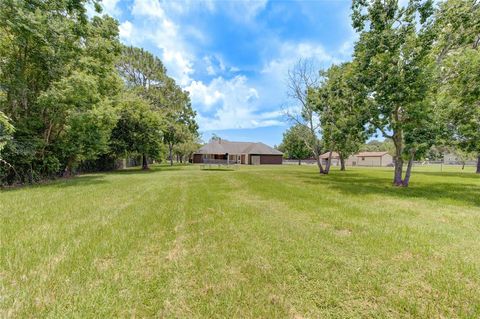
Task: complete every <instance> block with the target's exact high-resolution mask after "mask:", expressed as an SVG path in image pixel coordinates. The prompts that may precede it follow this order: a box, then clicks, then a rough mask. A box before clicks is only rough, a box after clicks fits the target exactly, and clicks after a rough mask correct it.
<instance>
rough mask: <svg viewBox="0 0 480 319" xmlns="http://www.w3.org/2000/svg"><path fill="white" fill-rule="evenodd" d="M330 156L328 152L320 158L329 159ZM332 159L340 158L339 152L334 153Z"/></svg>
mask: <svg viewBox="0 0 480 319" xmlns="http://www.w3.org/2000/svg"><path fill="white" fill-rule="evenodd" d="M329 156H330V152H326V153H323V154H322V155H320V158H322V159H327V158H328V157H329ZM332 158H340V155H338V153H337V152H332Z"/></svg>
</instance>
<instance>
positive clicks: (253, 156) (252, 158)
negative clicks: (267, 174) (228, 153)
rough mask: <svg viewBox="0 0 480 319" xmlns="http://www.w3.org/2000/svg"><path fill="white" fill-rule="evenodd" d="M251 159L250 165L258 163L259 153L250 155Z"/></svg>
mask: <svg viewBox="0 0 480 319" xmlns="http://www.w3.org/2000/svg"><path fill="white" fill-rule="evenodd" d="M251 160H252V165H260V156H259V155H252V157H251Z"/></svg>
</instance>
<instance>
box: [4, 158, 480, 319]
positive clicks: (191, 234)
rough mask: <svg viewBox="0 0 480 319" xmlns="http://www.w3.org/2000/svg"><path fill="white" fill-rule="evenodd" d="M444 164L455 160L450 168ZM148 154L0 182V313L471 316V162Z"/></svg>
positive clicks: (479, 261) (477, 200)
mask: <svg viewBox="0 0 480 319" xmlns="http://www.w3.org/2000/svg"><path fill="white" fill-rule="evenodd" d="M452 170H456V171H458V172H453V171H452ZM472 172H473V170H472V168H467V171H466V172H460V170H459V169H458V168H455V169H452V168H449V169H444V172H442V173H441V172H439V171H438V170H437V169H432V168H415V170H414V174H413V176H412V180H411V187H410V188H408V189H401V188H400V189H399V188H393V187H391V186H390V184H391V178H392V171H391V169H350V170H349V171H347V172H340V171H337V170H334V171H333V172H332V173H331V175H329V176H319V175H318V174H317V173H316V168H315V167H314V166H301V167H298V166H295V165H288V166H287V165H284V166H277V167H274V166H266V167H252V166H250V167H246V166H244V167H240V168H237V169H235V170H202V169H201V168H200V167H199V166H184V167H181V166H176V167H172V168H167V167H156V168H155V169H153V170H152V171H150V172H140V171H137V170H130V171H123V172H114V173H109V174H92V175H85V176H80V177H77V178H74V179H71V180H60V181H57V182H53V183H50V184H46V185H38V186H34V187H24V188H18V189H11V190H3V191H1V192H0V214H1V226H0V227H1V235H0V236H1V267H0V280H1V283H0V309H1V312H0V317H2V318H3V317H51V318H54V317H55V318H58V317H98V318H111V317H169V318H170V317H173V318H175V317H176V318H196V317H237V318H245V317H263V318H272V317H289V318H320V317H321V318H346V317H355V318H358V317H380V318H385V317H387V318H388V317H418V318H425V317H436V318H438V317H444V318H455V317H462V318H475V317H476V318H478V317H480V176H476V175H475V174H473V173H472Z"/></svg>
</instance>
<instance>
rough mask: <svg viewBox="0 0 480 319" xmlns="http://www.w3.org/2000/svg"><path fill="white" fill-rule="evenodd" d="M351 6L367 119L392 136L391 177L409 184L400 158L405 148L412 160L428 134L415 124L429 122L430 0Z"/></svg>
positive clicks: (360, 1)
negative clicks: (358, 33) (401, 3)
mask: <svg viewBox="0 0 480 319" xmlns="http://www.w3.org/2000/svg"><path fill="white" fill-rule="evenodd" d="M352 8H353V14H352V18H353V26H354V27H355V29H356V30H357V31H359V32H361V34H360V39H359V41H358V42H357V44H356V45H355V53H354V57H355V63H357V65H358V75H359V76H360V80H361V81H362V83H364V84H365V89H366V92H367V94H366V96H367V97H369V102H370V103H369V105H370V107H369V110H368V115H369V117H370V123H372V124H373V125H374V126H375V127H376V128H377V129H379V130H380V131H382V133H383V135H384V136H385V137H389V138H391V139H392V140H393V142H394V145H395V156H394V159H395V174H394V180H393V182H394V185H398V186H407V185H408V180H409V171H408V169H407V174H406V175H407V176H406V177H405V180H403V176H402V171H403V157H404V156H405V154H406V153H407V154H408V155H409V160H410V161H411V160H413V158H414V156H415V153H416V152H417V151H418V149H419V147H420V145H423V143H427V142H426V141H425V139H429V138H430V137H429V136H427V135H426V134H423V133H421V132H417V131H416V129H417V128H419V127H421V126H422V125H424V124H426V123H432V118H431V117H429V115H430V114H431V113H432V110H431V104H430V103H427V102H426V100H427V96H428V92H429V85H430V84H431V60H430V59H429V54H430V51H431V46H432V42H433V33H432V32H431V24H432V14H433V8H432V3H431V1H430V0H427V1H419V0H412V1H410V2H409V3H408V4H407V5H406V6H405V7H402V6H399V5H398V2H397V1H387V2H384V1H380V0H374V1H372V2H367V1H364V0H355V1H353V4H352ZM427 144H428V143H427Z"/></svg>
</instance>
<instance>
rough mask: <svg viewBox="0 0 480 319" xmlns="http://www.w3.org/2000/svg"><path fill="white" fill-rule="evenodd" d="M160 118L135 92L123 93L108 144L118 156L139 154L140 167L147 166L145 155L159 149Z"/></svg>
mask: <svg viewBox="0 0 480 319" xmlns="http://www.w3.org/2000/svg"><path fill="white" fill-rule="evenodd" d="M161 125H162V118H161V117H160V115H159V114H158V112H155V111H154V110H152V106H151V105H150V104H149V102H148V101H146V100H144V99H142V98H141V97H139V96H137V95H135V94H128V95H126V96H124V97H123V99H122V102H121V103H120V106H119V111H118V121H117V123H116V125H115V127H114V128H113V130H112V134H111V141H110V146H111V149H112V151H113V152H114V153H115V154H116V155H118V156H121V157H127V156H130V155H133V156H135V155H140V156H142V169H143V170H148V169H149V167H148V157H149V156H150V157H153V158H155V157H157V156H159V154H160V152H161V150H162V126H161Z"/></svg>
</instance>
